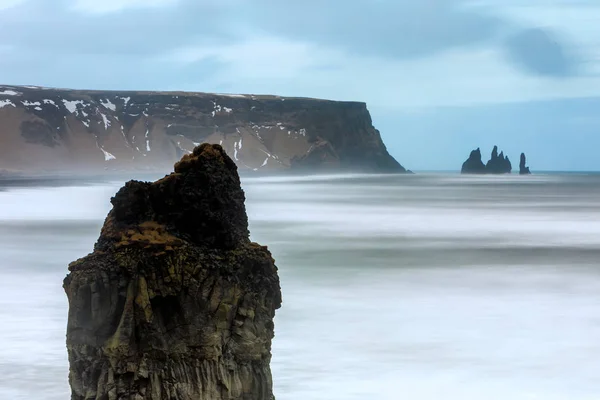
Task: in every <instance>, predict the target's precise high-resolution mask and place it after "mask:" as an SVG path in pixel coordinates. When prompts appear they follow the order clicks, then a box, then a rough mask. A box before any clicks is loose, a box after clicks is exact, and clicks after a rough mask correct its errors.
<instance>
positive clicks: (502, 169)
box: [461, 146, 512, 174]
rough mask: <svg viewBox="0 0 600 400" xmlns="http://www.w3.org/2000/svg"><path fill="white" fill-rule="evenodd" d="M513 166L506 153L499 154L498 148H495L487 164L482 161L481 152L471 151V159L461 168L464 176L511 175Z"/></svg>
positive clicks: (477, 150)
mask: <svg viewBox="0 0 600 400" xmlns="http://www.w3.org/2000/svg"><path fill="white" fill-rule="evenodd" d="M511 171H512V164H511V162H510V159H509V158H508V156H505V155H504V152H502V151H501V152H500V154H498V146H494V149H493V150H492V154H491V157H490V159H489V160H488V162H487V163H486V164H484V163H483V161H481V150H480V149H479V148H477V149H476V150H473V151H471V154H470V155H469V158H468V159H467V161H465V162H464V163H463V165H462V168H461V173H462V174H510V173H511Z"/></svg>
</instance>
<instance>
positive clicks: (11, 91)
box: [0, 89, 21, 96]
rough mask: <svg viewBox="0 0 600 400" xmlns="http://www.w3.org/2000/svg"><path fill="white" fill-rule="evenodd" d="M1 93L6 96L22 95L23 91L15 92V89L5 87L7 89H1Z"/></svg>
mask: <svg viewBox="0 0 600 400" xmlns="http://www.w3.org/2000/svg"><path fill="white" fill-rule="evenodd" d="M0 94H3V95H5V96H19V95H21V93H19V92H15V91H14V90H8V89H5V90H3V91H1V92H0Z"/></svg>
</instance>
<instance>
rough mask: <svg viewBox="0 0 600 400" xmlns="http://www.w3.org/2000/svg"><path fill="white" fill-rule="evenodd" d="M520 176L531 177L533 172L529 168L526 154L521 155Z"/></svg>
mask: <svg viewBox="0 0 600 400" xmlns="http://www.w3.org/2000/svg"><path fill="white" fill-rule="evenodd" d="M519 174H520V175H530V174H531V171H530V170H529V167H528V166H527V158H526V157H525V153H521V161H520V162H519Z"/></svg>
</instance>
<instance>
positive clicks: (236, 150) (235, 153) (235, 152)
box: [233, 142, 239, 161]
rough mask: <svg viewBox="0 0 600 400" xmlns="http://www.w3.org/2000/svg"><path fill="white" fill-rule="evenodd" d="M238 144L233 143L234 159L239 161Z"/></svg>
mask: <svg viewBox="0 0 600 400" xmlns="http://www.w3.org/2000/svg"><path fill="white" fill-rule="evenodd" d="M237 155H238V142H235V143H233V158H235V160H236V161H238V160H239V159H238V156H237Z"/></svg>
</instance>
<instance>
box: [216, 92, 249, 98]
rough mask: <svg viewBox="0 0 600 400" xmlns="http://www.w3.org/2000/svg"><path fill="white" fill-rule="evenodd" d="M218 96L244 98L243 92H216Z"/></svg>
mask: <svg viewBox="0 0 600 400" xmlns="http://www.w3.org/2000/svg"><path fill="white" fill-rule="evenodd" d="M216 94H217V95H219V96H226V97H240V98H246V96H244V95H243V94H229V93H216Z"/></svg>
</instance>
